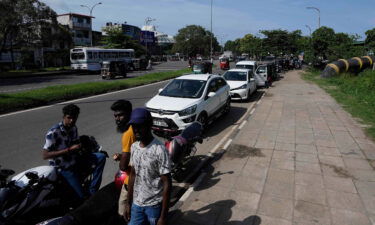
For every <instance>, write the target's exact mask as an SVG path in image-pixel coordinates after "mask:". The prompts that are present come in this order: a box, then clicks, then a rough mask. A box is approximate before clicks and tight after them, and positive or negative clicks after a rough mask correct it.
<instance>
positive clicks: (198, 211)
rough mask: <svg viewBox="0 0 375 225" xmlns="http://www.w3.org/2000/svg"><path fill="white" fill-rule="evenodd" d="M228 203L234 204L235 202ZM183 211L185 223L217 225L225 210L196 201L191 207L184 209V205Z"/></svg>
mask: <svg viewBox="0 0 375 225" xmlns="http://www.w3.org/2000/svg"><path fill="white" fill-rule="evenodd" d="M227 201H228V202H230V201H231V202H234V201H233V200H227ZM214 202H215V201H214ZM223 202H224V201H223ZM233 205H234V203H233ZM181 211H183V212H184V213H183V215H182V218H183V220H184V221H187V222H191V223H192V224H194V223H195V224H205V225H215V223H216V221H217V219H218V218H219V215H220V214H221V213H222V212H223V208H222V207H220V206H219V205H215V204H210V203H206V202H202V201H199V200H196V201H193V202H192V203H191V204H190V205H189V207H184V205H183V206H182V207H181ZM224 211H225V210H224Z"/></svg>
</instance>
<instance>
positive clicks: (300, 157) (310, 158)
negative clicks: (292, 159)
mask: <svg viewBox="0 0 375 225" xmlns="http://www.w3.org/2000/svg"><path fill="white" fill-rule="evenodd" d="M296 161H300V162H309V163H319V160H318V156H317V155H316V154H309V153H302V152H296Z"/></svg>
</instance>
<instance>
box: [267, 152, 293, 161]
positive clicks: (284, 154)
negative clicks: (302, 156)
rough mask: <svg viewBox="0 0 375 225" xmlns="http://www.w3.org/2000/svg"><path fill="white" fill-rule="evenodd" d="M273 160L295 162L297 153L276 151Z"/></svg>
mask: <svg viewBox="0 0 375 225" xmlns="http://www.w3.org/2000/svg"><path fill="white" fill-rule="evenodd" d="M272 159H284V160H294V159H295V153H294V152H289V151H274V152H273V155H272Z"/></svg>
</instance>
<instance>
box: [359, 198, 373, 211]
mask: <svg viewBox="0 0 375 225" xmlns="http://www.w3.org/2000/svg"><path fill="white" fill-rule="evenodd" d="M360 197H361V199H362V202H363V205H364V206H365V208H366V211H367V212H368V213H371V214H373V215H375V196H372V195H360Z"/></svg>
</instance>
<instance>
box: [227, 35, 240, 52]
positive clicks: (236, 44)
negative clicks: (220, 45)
mask: <svg viewBox="0 0 375 225" xmlns="http://www.w3.org/2000/svg"><path fill="white" fill-rule="evenodd" d="M240 41H241V39H239V38H238V39H236V40H234V41H231V40H228V41H227V42H226V43H225V45H224V51H232V52H233V53H235V54H239V53H241V50H240V47H241V44H240Z"/></svg>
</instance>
